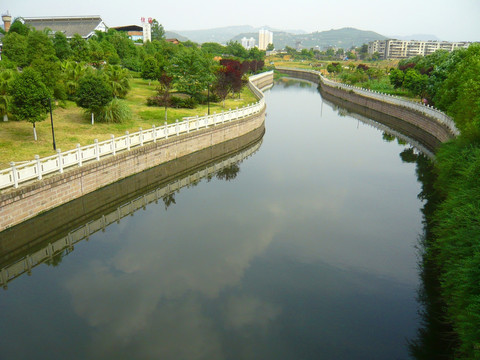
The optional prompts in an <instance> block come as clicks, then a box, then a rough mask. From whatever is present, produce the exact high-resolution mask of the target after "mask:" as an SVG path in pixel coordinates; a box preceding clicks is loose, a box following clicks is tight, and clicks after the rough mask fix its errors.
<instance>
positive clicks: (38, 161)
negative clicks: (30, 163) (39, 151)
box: [35, 155, 42, 180]
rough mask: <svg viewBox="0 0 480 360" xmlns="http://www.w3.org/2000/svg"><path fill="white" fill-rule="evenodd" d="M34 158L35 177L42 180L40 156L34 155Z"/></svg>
mask: <svg viewBox="0 0 480 360" xmlns="http://www.w3.org/2000/svg"><path fill="white" fill-rule="evenodd" d="M35 160H36V161H37V174H38V175H37V179H38V180H42V165H40V156H38V155H35Z"/></svg>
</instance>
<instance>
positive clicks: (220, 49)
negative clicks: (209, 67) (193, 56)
mask: <svg viewBox="0 0 480 360" xmlns="http://www.w3.org/2000/svg"><path fill="white" fill-rule="evenodd" d="M202 50H203V51H205V52H206V53H208V54H212V55H217V56H220V55H223V54H225V52H226V47H225V46H223V45H220V44H218V43H214V42H206V43H203V44H202Z"/></svg>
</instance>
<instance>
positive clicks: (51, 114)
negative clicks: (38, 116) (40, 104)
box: [48, 98, 57, 150]
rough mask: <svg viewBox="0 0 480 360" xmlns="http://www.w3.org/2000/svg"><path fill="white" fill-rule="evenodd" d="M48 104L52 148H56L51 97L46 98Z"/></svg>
mask: <svg viewBox="0 0 480 360" xmlns="http://www.w3.org/2000/svg"><path fill="white" fill-rule="evenodd" d="M48 105H50V122H51V124H52V139H53V150H57V145H55V130H54V129H53V113H52V99H51V98H48Z"/></svg>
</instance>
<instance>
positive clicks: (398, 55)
mask: <svg viewBox="0 0 480 360" xmlns="http://www.w3.org/2000/svg"><path fill="white" fill-rule="evenodd" d="M469 46H470V43H469V42H448V41H420V40H396V39H388V40H375V41H371V42H370V43H368V53H369V54H370V55H373V54H375V53H378V54H379V55H380V59H407V58H410V57H414V56H417V55H422V56H427V55H430V54H433V53H434V52H435V51H437V50H447V51H453V50H455V49H459V48H467V47H469Z"/></svg>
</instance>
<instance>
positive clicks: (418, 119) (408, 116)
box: [279, 68, 455, 142]
mask: <svg viewBox="0 0 480 360" xmlns="http://www.w3.org/2000/svg"><path fill="white" fill-rule="evenodd" d="M279 71H280V72H282V73H284V74H286V75H289V76H292V77H295V78H298V79H303V80H308V81H312V82H314V83H316V84H319V85H320V87H321V90H322V92H324V93H327V94H329V95H332V96H334V97H336V98H339V99H343V100H345V101H348V102H350V103H353V104H357V105H360V106H363V107H366V108H369V109H372V110H375V111H378V112H380V113H384V114H387V115H389V116H392V117H394V118H397V119H399V120H400V121H404V122H407V123H409V124H411V125H413V126H415V127H417V128H419V129H421V130H422V131H424V132H427V133H429V134H430V135H432V136H433V137H435V138H436V139H438V140H439V141H440V142H445V141H448V140H450V139H452V138H453V137H455V134H454V133H453V132H452V131H451V129H449V128H448V127H447V126H445V125H444V124H442V123H441V122H439V121H438V120H437V119H435V118H434V117H431V116H427V115H425V114H422V113H420V112H418V111H416V110H413V109H410V108H407V107H403V106H400V105H397V104H393V103H389V102H386V101H382V100H378V99H374V98H371V97H368V96H365V95H362V94H359V93H357V92H355V90H346V89H344V88H341V87H336V86H335V85H331V84H330V83H327V82H326V81H322V79H321V78H320V76H319V75H318V74H317V73H314V72H311V71H308V70H297V69H285V68H282V69H279Z"/></svg>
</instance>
